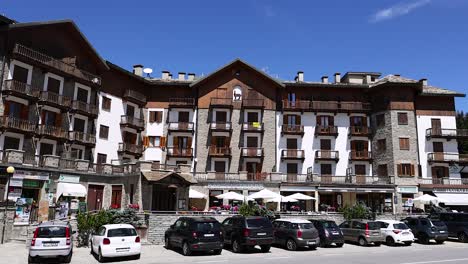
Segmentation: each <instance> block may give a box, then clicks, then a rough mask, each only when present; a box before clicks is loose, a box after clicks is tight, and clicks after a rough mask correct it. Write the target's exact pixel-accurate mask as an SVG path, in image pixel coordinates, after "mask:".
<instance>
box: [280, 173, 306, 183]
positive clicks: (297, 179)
mask: <svg viewBox="0 0 468 264" xmlns="http://www.w3.org/2000/svg"><path fill="white" fill-rule="evenodd" d="M281 181H282V182H287V183H311V182H312V181H313V178H312V177H310V176H309V175H307V174H297V173H286V174H283V175H281Z"/></svg>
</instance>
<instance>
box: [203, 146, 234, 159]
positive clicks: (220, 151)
mask: <svg viewBox="0 0 468 264" xmlns="http://www.w3.org/2000/svg"><path fill="white" fill-rule="evenodd" d="M208 155H209V156H212V157H230V156H231V148H230V147H217V146H210V148H209V149H208Z"/></svg>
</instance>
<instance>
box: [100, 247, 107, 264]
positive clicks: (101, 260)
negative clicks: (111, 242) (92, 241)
mask: <svg viewBox="0 0 468 264" xmlns="http://www.w3.org/2000/svg"><path fill="white" fill-rule="evenodd" d="M98 261H99V262H100V263H103V262H105V261H106V259H105V258H104V257H103V256H102V252H101V248H99V252H98Z"/></svg>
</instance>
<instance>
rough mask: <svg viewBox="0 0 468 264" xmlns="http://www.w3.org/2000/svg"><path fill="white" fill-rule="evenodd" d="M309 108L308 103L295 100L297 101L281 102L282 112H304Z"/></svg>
mask: <svg viewBox="0 0 468 264" xmlns="http://www.w3.org/2000/svg"><path fill="white" fill-rule="evenodd" d="M309 108H310V101H306V100H297V101H288V100H283V109H284V110H306V109H309Z"/></svg>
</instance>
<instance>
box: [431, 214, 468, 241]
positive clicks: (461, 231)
mask: <svg viewBox="0 0 468 264" xmlns="http://www.w3.org/2000/svg"><path fill="white" fill-rule="evenodd" d="M430 218H431V219H432V220H440V221H442V222H444V223H445V225H446V226H447V228H448V236H449V237H456V238H457V239H458V241H460V242H462V243H468V214H467V213H438V214H433V215H431V216H430Z"/></svg>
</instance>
